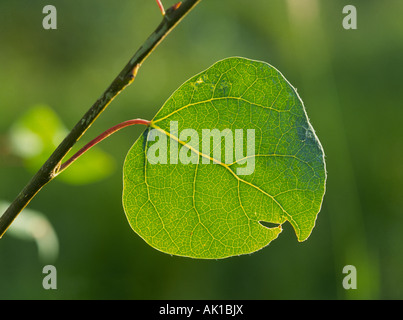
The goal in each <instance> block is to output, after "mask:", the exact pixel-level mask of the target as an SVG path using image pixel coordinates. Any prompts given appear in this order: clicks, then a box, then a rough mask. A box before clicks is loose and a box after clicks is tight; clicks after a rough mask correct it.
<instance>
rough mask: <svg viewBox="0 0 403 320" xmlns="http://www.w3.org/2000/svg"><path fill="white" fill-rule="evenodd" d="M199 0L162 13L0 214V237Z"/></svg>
mask: <svg viewBox="0 0 403 320" xmlns="http://www.w3.org/2000/svg"><path fill="white" fill-rule="evenodd" d="M200 1H201V0H185V1H183V3H181V5H180V6H174V7H173V8H172V9H171V8H170V9H171V10H169V12H168V11H167V12H166V13H165V15H164V16H163V19H162V21H161V23H160V24H159V25H158V26H157V28H156V29H155V31H154V32H153V33H152V34H151V35H150V36H149V37H148V38H147V40H146V41H145V42H144V43H143V45H142V46H141V47H140V48H139V49H138V50H137V51H136V53H135V54H134V56H133V57H132V58H131V59H130V60H129V62H128V63H127V64H126V66H125V67H124V68H123V69H122V71H121V72H120V73H119V74H118V76H117V77H116V78H115V79H114V80H113V81H112V83H111V84H110V86H109V87H108V88H107V89H106V91H105V92H104V93H103V94H102V95H101V97H100V98H99V99H98V100H96V101H95V103H94V104H93V105H92V107H91V108H90V109H89V110H88V111H87V112H86V113H85V114H84V116H83V117H82V118H81V119H80V120H79V121H78V122H77V124H76V125H75V126H74V128H73V129H72V130H71V131H70V133H69V134H68V135H67V137H66V138H65V139H64V140H63V141H62V142H61V143H60V145H59V146H58V147H57V148H56V150H55V151H54V152H53V153H52V155H51V156H50V157H49V158H48V160H46V162H45V163H44V164H43V166H42V167H41V168H40V169H39V171H38V172H37V173H36V174H35V175H34V176H33V177H32V179H31V180H30V181H29V182H28V184H27V185H26V186H25V187H24V188H23V189H22V191H21V192H20V193H19V194H18V196H17V197H16V198H15V200H14V201H13V202H12V203H11V205H10V206H9V207H8V208H7V210H6V211H5V212H4V213H3V215H2V216H1V217H0V238H1V237H2V236H3V235H4V233H5V232H6V231H7V229H8V227H9V226H10V225H11V223H12V222H13V221H14V219H15V218H16V217H17V216H18V214H19V213H20V212H21V211H22V210H23V209H24V208H25V207H26V206H27V205H28V203H29V202H30V201H31V200H32V199H33V198H34V197H35V195H36V194H37V193H38V192H39V191H40V190H41V189H42V188H43V187H44V186H45V185H46V184H47V183H49V182H50V181H51V180H53V179H54V178H55V177H56V176H57V174H58V173H59V172H60V168H61V163H62V160H63V158H64V157H65V156H66V155H67V153H68V152H69V151H70V149H71V148H72V147H73V146H74V145H75V143H76V142H77V141H78V140H79V139H80V138H81V136H82V135H83V134H84V133H85V132H86V131H87V130H88V128H89V127H90V126H91V125H92V124H93V123H94V121H95V120H96V119H97V118H98V117H99V115H100V114H101V113H102V112H103V111H104V110H105V109H106V107H107V106H108V105H109V104H110V103H111V102H112V100H113V99H114V98H115V97H116V96H117V95H118V94H119V93H120V92H121V91H122V90H124V89H125V88H126V87H127V86H128V85H130V84H131V83H132V82H133V80H134V78H135V77H136V74H137V71H138V69H139V68H140V66H141V64H142V63H143V62H144V61H145V60H146V58H147V57H148V56H149V55H150V54H151V52H153V51H154V50H155V48H156V47H157V46H158V45H159V44H160V43H161V41H162V40H163V39H165V37H166V36H167V35H168V34H169V33H170V32H171V31H172V30H173V29H174V28H175V26H176V25H177V24H178V23H179V22H180V21H181V20H182V19H183V17H185V16H186V14H187V13H188V12H190V11H191V10H192V9H193V8H194V7H195V6H196V5H197V4H198V3H199V2H200Z"/></svg>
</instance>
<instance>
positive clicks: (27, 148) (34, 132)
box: [10, 105, 115, 184]
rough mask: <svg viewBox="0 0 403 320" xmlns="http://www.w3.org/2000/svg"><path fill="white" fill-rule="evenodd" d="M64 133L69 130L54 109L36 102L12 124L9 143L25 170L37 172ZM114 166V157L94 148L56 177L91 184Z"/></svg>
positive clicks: (112, 169)
mask: <svg viewBox="0 0 403 320" xmlns="http://www.w3.org/2000/svg"><path fill="white" fill-rule="evenodd" d="M67 133H68V130H67V129H66V127H65V126H64V124H63V123H62V121H61V120H60V118H59V117H58V116H57V114H56V113H55V112H54V111H53V109H51V108H50V107H48V106H46V105H37V106H34V107H32V108H31V109H30V110H28V111H27V112H26V113H25V114H24V115H22V116H21V117H20V118H19V119H18V120H17V121H16V122H15V123H14V125H13V126H12V128H11V131H10V142H11V146H12V150H13V151H14V153H15V154H16V155H18V156H20V157H21V158H22V159H23V160H24V164H25V166H26V167H27V169H28V170H29V171H31V172H36V171H37V170H38V169H39V168H40V167H41V166H42V164H43V163H44V162H45V161H46V160H47V159H48V157H49V156H50V155H51V154H52V152H53V151H54V150H55V148H56V147H57V146H58V144H59V143H60V142H61V141H62V140H63V139H64V137H65V136H66V135H67ZM76 149H77V148H76ZM73 152H74V151H72V152H71V153H70V154H73ZM114 168H115V163H114V159H113V157H112V156H110V155H109V154H107V153H105V152H104V151H102V150H101V149H99V148H97V147H94V148H92V149H91V151H89V152H87V153H86V154H85V155H84V156H83V157H81V158H80V160H79V161H76V162H75V163H74V164H73V165H72V166H71V167H70V168H69V169H68V170H66V171H65V172H64V173H63V174H62V175H60V176H59V177H58V179H60V180H62V181H64V182H66V183H70V184H86V183H92V182H96V181H99V180H102V179H104V178H106V177H107V176H109V175H110V174H111V173H112V172H113V171H114Z"/></svg>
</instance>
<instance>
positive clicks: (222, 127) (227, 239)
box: [123, 58, 326, 259]
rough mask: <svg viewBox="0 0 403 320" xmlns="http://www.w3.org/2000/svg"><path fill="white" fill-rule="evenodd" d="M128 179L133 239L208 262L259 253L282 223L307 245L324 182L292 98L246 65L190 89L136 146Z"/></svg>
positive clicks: (267, 70) (313, 140) (213, 73)
mask: <svg viewBox="0 0 403 320" xmlns="http://www.w3.org/2000/svg"><path fill="white" fill-rule="evenodd" d="M214 139H216V140H214ZM123 174H124V189H123V205H124V209H125V212H126V216H127V218H128V221H129V223H130V225H131V227H132V228H133V230H134V231H135V232H136V233H138V234H139V235H140V236H141V237H142V238H143V239H144V240H145V241H146V242H147V243H148V244H150V245H151V246H152V247H154V248H156V249H158V250H160V251H163V252H166V253H169V254H174V255H180V256H187V257H194V258H206V259H217V258H225V257H229V256H233V255H240V254H246V253H251V252H255V251H257V250H259V249H261V248H263V247H265V246H266V245H268V244H269V243H270V242H271V241H272V240H274V239H276V238H277V236H278V235H279V233H280V232H281V231H282V228H281V225H282V224H283V223H285V222H286V221H288V222H289V223H290V224H291V225H292V226H293V228H294V230H295V233H296V235H297V239H298V240H299V241H304V240H306V239H307V238H308V237H309V235H310V234H311V232H312V229H313V227H314V225H315V221H316V217H317V214H318V212H319V211H320V207H321V203H322V199H323V196H324V192H325V180H326V172H325V162H324V153H323V149H322V147H321V145H320V142H319V140H318V138H317V137H316V135H315V132H314V130H313V128H312V126H311V125H310V123H309V121H308V118H307V115H306V113H305V109H304V106H303V103H302V101H301V99H300V98H299V96H298V94H297V93H296V90H295V89H294V88H293V87H292V86H291V85H290V83H289V82H288V81H287V80H286V79H285V78H284V77H283V75H282V74H281V73H280V72H279V71H278V70H276V69H275V68H274V67H272V66H270V65H269V64H267V63H264V62H259V61H252V60H248V59H244V58H228V59H225V60H222V61H219V62H217V63H216V64H214V65H213V66H212V67H210V68H209V69H207V70H206V71H204V72H202V73H200V74H198V75H196V76H194V77H193V78H191V79H190V80H188V81H186V82H185V83H184V84H183V85H182V86H181V87H180V88H179V89H178V90H177V91H176V92H175V93H174V94H173V95H172V96H171V97H170V98H169V99H168V100H167V101H166V103H165V104H164V106H163V107H162V108H161V110H160V111H159V112H158V113H157V115H156V116H155V118H154V119H153V120H152V122H151V125H150V127H149V128H148V129H147V130H146V131H145V132H144V133H143V135H142V136H141V137H140V138H139V139H138V140H137V141H136V142H135V143H134V145H133V146H132V148H131V149H130V151H129V152H128V154H127V157H126V160H125V163H124V170H123ZM261 222H262V223H261ZM265 223H270V224H275V226H274V227H266V226H264V225H263V224H265Z"/></svg>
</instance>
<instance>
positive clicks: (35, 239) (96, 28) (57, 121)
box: [0, 0, 403, 299]
mask: <svg viewBox="0 0 403 320" xmlns="http://www.w3.org/2000/svg"><path fill="white" fill-rule="evenodd" d="M51 2H52V3H51V4H53V5H54V6H55V7H56V8H57V18H58V20H57V30H44V29H43V28H42V20H43V18H44V17H45V15H44V14H43V13H42V9H43V7H44V6H45V5H47V4H49V3H48V2H45V1H41V0H36V1H27V0H17V1H16V0H3V1H1V2H0V178H1V179H0V207H1V206H2V207H3V208H4V206H5V205H6V203H7V202H11V201H12V200H13V199H14V197H15V196H16V195H17V194H18V193H19V191H20V190H21V189H22V187H23V186H24V185H25V184H26V183H27V182H28V181H29V179H30V177H31V176H32V174H33V170H35V169H38V167H39V166H40V162H41V161H42V160H43V159H44V158H46V156H48V155H49V153H51V152H52V150H53V148H54V145H56V144H57V143H58V142H60V140H61V139H62V138H63V136H64V134H65V133H66V130H68V129H71V128H72V127H73V126H74V124H75V123H76V122H77V121H78V120H79V119H80V117H81V116H82V115H83V114H84V112H85V111H86V110H87V109H88V108H89V107H90V106H91V105H92V103H93V102H94V101H95V100H96V99H97V98H98V97H99V96H100V95H101V93H102V92H103V91H104V90H105V89H106V88H107V86H108V85H109V83H110V82H111V81H112V80H113V79H114V77H115V76H116V75H117V74H118V72H119V71H120V70H121V68H122V67H123V66H124V65H125V64H126V62H127V61H128V60H129V58H130V57H131V56H132V55H133V53H134V51H135V50H137V48H138V47H139V46H140V45H141V44H142V42H143V41H144V40H145V39H146V37H148V35H149V34H150V33H151V32H152V31H153V30H154V29H155V27H156V25H157V24H158V23H159V22H160V20H161V15H160V12H159V11H158V7H157V6H156V3H155V1H152V0H147V1H144V0H142V1H140V0H120V1H111V0H109V1H107V0H102V1H99V0H96V1H95V0H87V1H82V2H74V3H73V2H71V1H60V0H53V1H51ZM163 2H164V4H165V6H166V7H169V6H170V5H172V4H174V1H168V0H166V1H163ZM348 4H351V5H355V6H356V8H357V12H358V29H357V30H345V29H344V28H343V27H342V21H343V18H344V17H345V15H344V14H343V13H342V10H343V7H344V6H345V5H348ZM402 13H403V2H402V1H401V0H388V1H379V0H366V1H358V0H343V1H341V0H335V1H327V0H271V1H263V0H255V1H253V2H252V1H248V2H247V1H243V0H231V1H230V0H220V1H212V0H203V1H202V2H201V4H200V5H199V6H198V7H196V9H195V10H193V11H192V12H191V13H190V14H189V15H188V16H187V17H186V18H185V20H183V21H182V22H181V24H180V25H179V26H178V27H177V28H176V29H175V30H174V31H173V32H172V33H171V34H170V35H169V36H168V38H167V39H166V40H165V41H164V42H163V43H162V44H161V45H160V47H159V48H158V49H157V50H156V51H155V52H154V53H153V54H152V55H151V56H150V57H149V58H148V60H147V61H146V62H145V63H144V64H143V66H142V68H141V69H140V72H139V74H138V76H137V78H136V81H135V82H134V83H133V85H132V86H130V87H129V88H127V89H126V90H125V91H124V92H123V93H122V94H121V95H120V96H118V97H117V98H116V99H115V100H114V101H113V102H112V104H111V105H110V106H109V107H108V109H107V110H106V111H105V112H104V113H103V114H102V116H101V117H100V118H99V119H98V120H97V121H96V123H95V124H94V125H93V126H92V127H91V129H90V130H89V131H88V132H87V134H86V135H85V136H84V138H83V141H82V142H81V145H82V144H83V143H84V142H87V141H89V140H90V139H92V138H93V137H95V136H96V135H98V134H99V133H101V132H102V131H104V130H106V129H107V128H109V127H111V126H113V125H115V124H117V123H119V122H122V121H124V120H128V119H132V118H138V117H140V118H145V119H151V118H152V117H153V116H154V115H155V114H156V112H157V111H158V110H159V108H160V107H161V106H162V104H163V103H164V101H165V100H166V99H167V98H168V97H169V96H170V95H171V93H172V92H173V91H174V90H175V89H176V88H177V87H179V85H180V84H182V83H183V82H184V81H185V80H187V79H188V78H190V77H191V76H193V75H194V74H196V73H198V72H200V71H202V70H204V69H206V68H207V67H209V66H210V65H211V64H213V63H214V62H216V61H217V60H220V59H223V58H225V57H229V56H244V57H247V58H251V59H257V60H263V61H266V62H269V63H270V64H272V65H274V66H275V67H277V68H278V69H279V70H281V72H282V73H283V74H284V75H285V76H286V78H287V79H288V80H289V81H290V82H291V83H292V84H293V85H294V86H295V87H297V89H298V93H299V94H300V95H301V97H302V99H303V101H304V103H305V106H306V108H307V112H308V115H309V117H310V120H311V123H312V125H313V126H314V128H315V130H316V132H317V134H318V137H319V139H320V140H321V143H322V144H323V146H324V149H325V153H326V160H327V170H328V182H327V192H326V195H325V198H324V203H323V207H322V210H321V212H320V214H319V216H318V220H317V223H316V227H315V229H314V230H313V233H312V235H311V237H310V238H309V239H308V240H307V241H306V242H303V243H299V242H298V241H297V239H296V236H295V234H294V232H293V230H292V228H291V226H290V225H289V224H286V225H284V231H283V233H282V234H281V235H280V237H279V238H278V239H277V240H276V241H274V242H273V243H272V244H270V245H269V246H268V247H266V248H264V249H263V250H261V251H259V252H257V253H254V254H252V255H245V256H240V257H233V258H229V259H224V260H213V261H205V260H194V259H188V258H181V257H174V256H170V255H166V254H163V253H161V252H158V251H156V250H154V249H153V248H151V247H149V246H148V245H147V244H146V243H145V242H144V241H143V240H142V239H141V238H140V237H139V236H137V235H136V234H135V233H134V232H133V231H132V230H131V228H130V226H129V224H128V223H127V220H126V217H125V214H124V212H123V209H122V204H121V192H122V165H123V161H124V158H125V155H126V153H127V151H128V150H129V148H130V146H131V145H132V144H133V142H134V141H135V140H136V139H137V137H138V136H139V134H140V133H141V132H142V130H143V128H134V127H131V128H127V129H125V130H124V131H121V132H119V133H116V134H115V135H113V136H112V137H110V138H109V139H108V140H106V141H104V142H103V143H102V144H101V145H100V146H99V148H98V150H96V151H93V154H92V155H91V152H90V153H88V154H87V155H86V156H85V157H87V160H85V159H84V158H83V159H82V162H83V163H82V164H80V165H79V163H78V162H77V167H76V168H75V172H74V173H73V172H72V173H71V174H70V175H68V172H66V176H65V177H64V178H62V176H60V177H58V178H57V179H56V180H55V181H52V182H51V183H50V184H49V185H47V186H46V187H45V188H44V189H43V190H42V191H41V192H40V193H39V194H38V195H37V197H36V198H35V199H34V200H33V201H32V202H31V204H30V205H29V208H28V209H29V210H28V211H25V212H23V213H22V215H21V216H20V218H21V221H19V222H18V224H17V221H16V224H15V226H12V228H11V229H10V230H9V231H8V232H7V233H6V235H5V236H4V237H3V239H1V240H0V299H403V233H402V232H401V230H402V226H403V211H402V208H403V187H402V186H403V161H402V160H403V139H402V138H403V130H402V125H401V119H402V118H403V105H402V98H403V91H402V89H401V85H402V78H401V75H402V71H403V62H402V56H403V23H402V20H401V15H402ZM79 162H81V160H80V161H79ZM71 169H72V170H73V167H72V168H71ZM24 216H25V219H23V217H24ZM20 218H19V219H20ZM47 264H53V265H55V267H56V268H57V290H44V289H43V287H42V280H43V277H44V276H45V275H44V274H42V268H43V267H44V266H45V265H47ZM345 265H354V266H355V267H356V269H357V286H358V287H357V289H356V290H345V289H344V288H343V286H342V280H343V277H344V276H345V274H343V273H342V270H343V267H344V266H345Z"/></svg>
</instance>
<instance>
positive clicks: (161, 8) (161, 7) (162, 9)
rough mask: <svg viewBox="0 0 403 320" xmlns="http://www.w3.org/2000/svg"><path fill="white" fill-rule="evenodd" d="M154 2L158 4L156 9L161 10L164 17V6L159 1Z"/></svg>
mask: <svg viewBox="0 0 403 320" xmlns="http://www.w3.org/2000/svg"><path fill="white" fill-rule="evenodd" d="M156 1H157V4H158V7H159V8H160V10H161V13H162V15H163V16H165V9H164V5H163V4H162V2H161V0H156Z"/></svg>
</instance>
